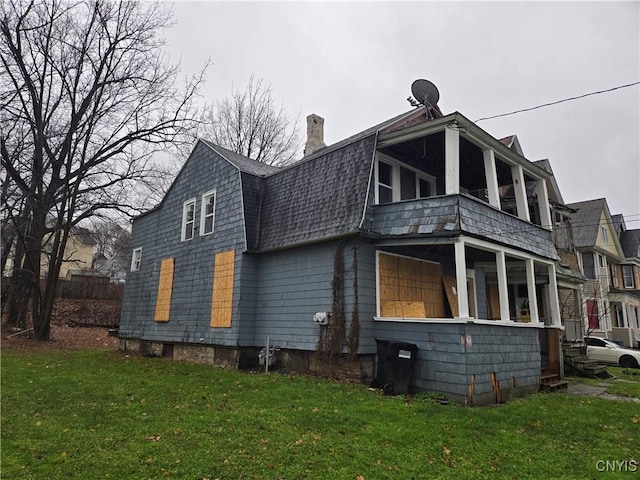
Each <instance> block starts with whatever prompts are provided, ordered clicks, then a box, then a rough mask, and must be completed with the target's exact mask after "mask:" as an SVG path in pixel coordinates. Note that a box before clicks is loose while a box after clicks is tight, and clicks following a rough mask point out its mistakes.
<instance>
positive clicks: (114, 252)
mask: <svg viewBox="0 0 640 480" xmlns="http://www.w3.org/2000/svg"><path fill="white" fill-rule="evenodd" d="M90 230H91V235H92V236H93V238H94V240H95V241H96V246H95V249H94V253H95V254H96V255H104V256H105V257H107V258H108V257H113V256H119V257H121V258H126V257H127V255H128V253H129V244H130V242H131V232H129V230H127V229H125V228H124V227H123V226H122V225H120V223H118V221H116V220H115V219H113V218H108V217H103V218H93V219H92V221H91V228H90Z"/></svg>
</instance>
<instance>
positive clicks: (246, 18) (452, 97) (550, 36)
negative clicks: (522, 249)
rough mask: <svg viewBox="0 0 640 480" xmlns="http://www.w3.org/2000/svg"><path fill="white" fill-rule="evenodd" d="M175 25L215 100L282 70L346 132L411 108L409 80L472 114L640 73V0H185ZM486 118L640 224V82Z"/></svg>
mask: <svg viewBox="0 0 640 480" xmlns="http://www.w3.org/2000/svg"><path fill="white" fill-rule="evenodd" d="M173 9H174V14H175V21H176V25H175V26H174V27H173V28H171V29H170V30H169V31H167V32H166V36H167V41H168V44H169V52H170V55H171V58H172V59H173V60H180V61H181V65H182V68H183V71H184V72H185V73H193V72H195V71H196V70H197V69H198V68H199V67H200V66H202V64H203V63H204V62H205V61H206V59H207V58H209V59H210V60H211V62H212V66H211V67H210V69H209V71H208V76H207V82H206V85H205V86H204V90H203V93H204V96H205V97H206V100H207V101H213V100H215V99H218V98H223V97H226V96H229V95H230V93H231V89H232V86H233V87H235V88H236V89H240V90H244V87H245V86H246V84H247V83H248V80H249V77H250V76H251V74H252V73H253V74H255V75H256V76H257V77H262V78H264V79H265V80H266V81H267V82H269V83H271V85H272V87H273V93H274V97H275V98H276V100H277V101H278V102H282V103H283V104H284V105H285V107H286V109H287V111H288V112H289V114H290V115H291V116H293V117H296V116H298V115H299V117H300V127H301V133H302V135H303V136H304V135H305V133H306V120H305V118H306V116H307V115H308V114H310V113H317V114H318V115H320V116H322V117H324V118H325V143H327V144H328V145H329V144H331V143H335V142H337V141H339V140H341V139H343V138H345V137H348V136H350V135H353V134H355V133H357V132H359V131H361V130H364V129H366V128H368V127H370V126H372V125H374V124H376V123H379V122H381V121H384V120H386V119H387V118H390V117H392V116H395V115H397V114H399V113H402V112H404V111H407V110H409V109H410V108H411V107H410V105H409V104H408V102H407V100H406V98H407V97H408V96H409V95H410V93H411V91H410V87H411V83H412V82H413V81H414V80H415V79H418V78H426V79H429V80H431V81H432V82H433V83H435V84H436V85H437V87H438V89H439V90H440V102H439V106H440V108H441V110H442V111H443V113H444V114H448V113H452V112H454V111H458V112H460V113H462V114H463V115H464V116H466V117H467V118H469V119H470V120H473V121H475V120H477V119H479V118H482V117H487V116H492V115H498V114H502V113H507V112H511V111H514V110H519V109H523V108H528V107H534V106H537V105H540V104H544V103H549V102H553V101H557V100H562V99H564V98H568V97H574V96H578V95H583V94H587V93H590V92H595V91H600V90H606V89H609V88H612V87H617V86H620V85H624V84H629V83H633V82H638V81H640V2H638V1H628V2H620V3H614V2H586V3H583V2H563V3H560V2H530V3H527V2H431V1H429V2H425V1H423V2H406V3H398V2H350V3H346V2H277V3H276V2H257V3H255V2H252V3H248V2H228V3H227V2H213V1H209V2H203V1H200V2H178V3H176V4H175V5H174V7H173ZM478 125H479V126H480V127H481V128H483V129H484V130H486V131H487V132H488V133H490V134H491V135H493V136H494V137H496V138H502V137H505V136H508V135H511V134H516V135H517V136H518V139H519V140H520V144H521V146H522V149H523V150H524V154H525V156H526V157H527V158H528V159H529V160H532V161H533V160H540V159H543V158H548V159H549V160H550V161H551V165H552V167H553V170H554V173H555V175H556V178H557V181H558V183H559V186H560V190H561V193H562V195H563V197H564V200H565V202H566V203H573V202H578V201H583V200H589V199H595V198H602V197H604V198H606V199H607V202H608V204H609V208H610V210H611V213H612V214H616V213H623V214H624V216H625V219H626V222H627V227H628V228H636V229H637V228H640V192H639V191H640V85H635V86H632V87H629V88H623V89H619V90H615V91H613V92H609V93H604V94H600V95H594V96H589V97H586V98H583V99H579V100H573V101H570V102H565V103H562V104H559V105H554V106H550V107H545V108H541V109H538V110H534V111H530V112H525V113H519V114H516V115H511V116H507V117H504V118H498V119H493V120H485V121H480V122H478Z"/></svg>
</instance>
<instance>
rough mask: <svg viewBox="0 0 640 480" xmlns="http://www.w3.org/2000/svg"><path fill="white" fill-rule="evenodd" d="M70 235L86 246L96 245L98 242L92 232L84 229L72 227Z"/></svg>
mask: <svg viewBox="0 0 640 480" xmlns="http://www.w3.org/2000/svg"><path fill="white" fill-rule="evenodd" d="M70 235H71V236H73V237H76V238H77V239H78V240H79V241H80V242H82V243H84V244H85V245H95V244H96V243H97V242H96V240H95V239H94V238H93V234H92V233H91V230H89V229H87V228H84V227H72V228H71V232H70Z"/></svg>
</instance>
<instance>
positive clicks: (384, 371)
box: [376, 339, 418, 395]
mask: <svg viewBox="0 0 640 480" xmlns="http://www.w3.org/2000/svg"><path fill="white" fill-rule="evenodd" d="M376 343H377V344H378V349H377V354H378V368H377V370H376V382H377V383H378V385H380V386H382V390H383V391H384V393H385V394H386V395H398V394H404V393H409V382H410V380H411V374H412V373H413V368H414V365H415V360H416V355H417V352H418V346H417V345H414V344H412V343H403V342H390V341H388V340H378V339H376Z"/></svg>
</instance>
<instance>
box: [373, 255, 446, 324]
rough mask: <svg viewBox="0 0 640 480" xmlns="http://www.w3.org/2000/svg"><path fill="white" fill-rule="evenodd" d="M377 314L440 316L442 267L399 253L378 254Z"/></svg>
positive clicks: (403, 316) (409, 316)
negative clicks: (378, 299) (378, 304)
mask: <svg viewBox="0 0 640 480" xmlns="http://www.w3.org/2000/svg"><path fill="white" fill-rule="evenodd" d="M378 258H379V263H378V268H379V278H380V283H379V285H378V288H379V292H380V315H381V316H382V317H396V318H442V317H443V316H444V295H443V292H442V266H441V265H440V264H439V263H434V262H427V261H424V260H418V259H413V258H408V257H402V256H398V255H390V254H384V253H380V254H379V257H378Z"/></svg>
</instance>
